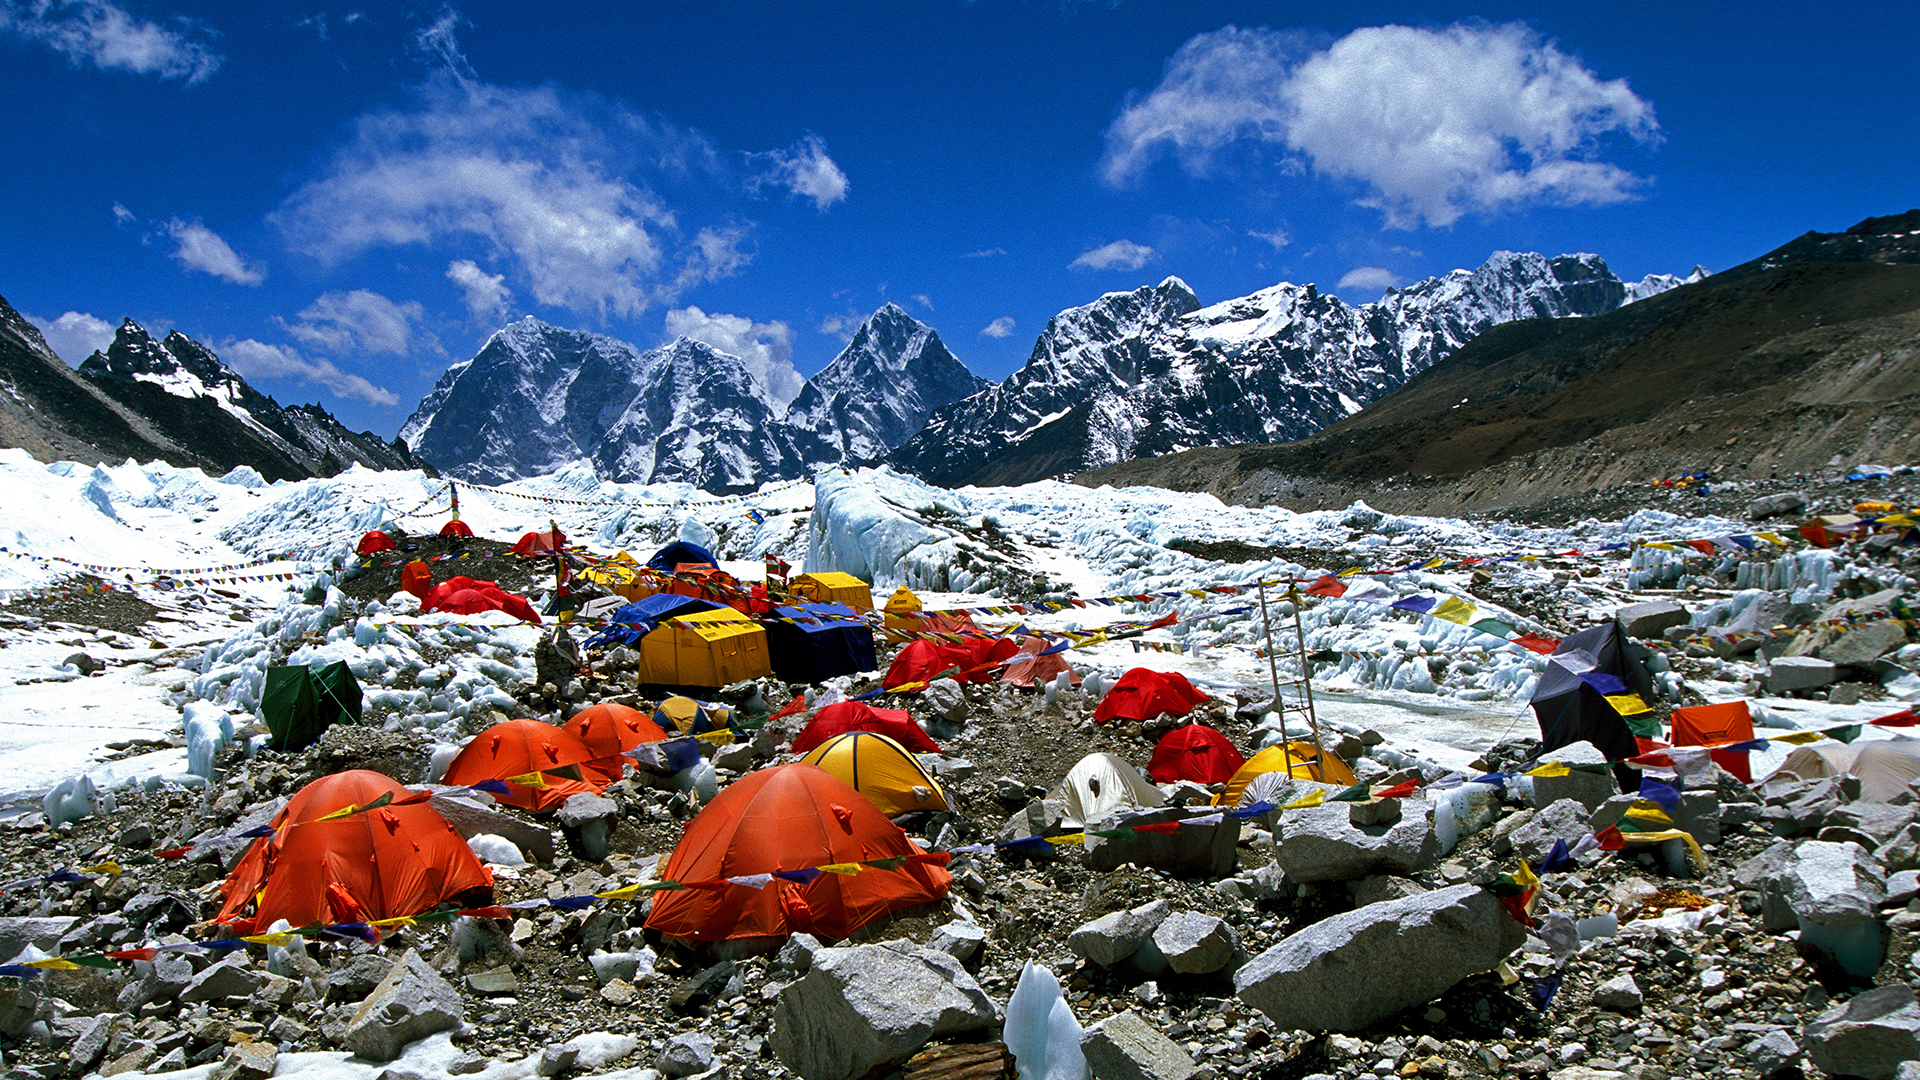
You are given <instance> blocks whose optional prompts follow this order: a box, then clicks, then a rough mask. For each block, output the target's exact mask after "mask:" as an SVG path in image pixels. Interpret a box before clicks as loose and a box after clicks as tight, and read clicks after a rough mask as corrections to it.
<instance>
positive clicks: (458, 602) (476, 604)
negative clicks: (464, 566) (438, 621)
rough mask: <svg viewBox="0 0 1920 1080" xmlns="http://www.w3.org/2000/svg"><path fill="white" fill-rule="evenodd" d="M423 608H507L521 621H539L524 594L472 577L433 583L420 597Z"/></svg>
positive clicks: (470, 612) (467, 610) (467, 612)
mask: <svg viewBox="0 0 1920 1080" xmlns="http://www.w3.org/2000/svg"><path fill="white" fill-rule="evenodd" d="M420 610H421V611H454V612H459V613H460V614H462V615H473V614H476V613H478V612H482V611H504V612H506V613H507V614H509V615H511V616H513V617H514V618H516V619H519V620H520V621H521V622H530V623H534V624H536V625H537V624H538V623H539V622H540V613H539V612H537V611H535V610H533V605H532V604H529V603H527V601H526V600H525V598H523V597H519V596H515V595H513V594H512V593H510V592H508V591H506V590H505V589H502V588H501V587H500V586H498V585H495V584H494V583H493V582H491V581H476V580H474V579H473V578H470V577H451V578H448V579H447V580H445V581H443V582H441V583H440V584H438V585H435V586H434V587H433V591H432V592H429V593H428V594H427V597H426V599H424V600H422V601H420Z"/></svg>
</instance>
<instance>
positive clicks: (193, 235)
mask: <svg viewBox="0 0 1920 1080" xmlns="http://www.w3.org/2000/svg"><path fill="white" fill-rule="evenodd" d="M121 209H124V208H123V207H120V206H118V205H116V206H115V210H116V211H118V210H121ZM160 228H161V231H162V232H165V233H166V234H167V235H168V236H171V237H173V239H174V242H175V243H176V244H178V245H179V246H178V247H177V248H175V249H174V252H173V257H174V258H175V259H176V260H178V261H179V263H180V265H181V266H184V267H186V268H187V269H189V270H198V271H200V272H201V273H205V274H212V275H213V276H214V277H217V278H221V279H224V280H226V281H231V282H233V283H234V284H235V285H258V284H260V283H261V282H263V281H265V280H267V268H266V266H265V265H264V264H262V263H258V262H248V261H247V260H245V259H243V258H241V257H240V254H239V252H236V251H234V250H233V248H232V247H231V246H229V245H228V244H227V242H226V241H225V240H222V239H221V238H220V234H218V233H216V232H214V231H213V230H212V229H209V228H207V227H206V226H205V225H203V224H201V223H200V222H199V221H197V220H195V221H187V220H184V219H182V218H174V219H173V220H172V221H169V222H167V223H166V224H165V225H163V226H161V227H160Z"/></svg>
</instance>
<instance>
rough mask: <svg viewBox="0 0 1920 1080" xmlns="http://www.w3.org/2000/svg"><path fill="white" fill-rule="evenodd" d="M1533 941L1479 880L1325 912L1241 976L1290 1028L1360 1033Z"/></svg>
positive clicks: (1240, 988)
mask: <svg viewBox="0 0 1920 1080" xmlns="http://www.w3.org/2000/svg"><path fill="white" fill-rule="evenodd" d="M1526 939H1527V933H1526V929H1525V928H1524V927H1522V926H1521V925H1520V924H1519V923H1518V922H1517V921H1515V920H1514V918H1513V916H1512V915H1510V914H1508V913H1507V909H1506V908H1504V907H1501V906H1500V902H1499V901H1498V900H1497V899H1495V898H1494V896H1493V894H1492V893H1490V892H1488V891H1486V890H1485V889H1482V888H1480V887H1479V886H1477V885H1455V886H1453V887H1452V888H1447V889H1437V890H1435V891H1433V892H1430V893H1422V894H1421V895H1419V896H1412V897H1408V898H1407V899H1404V900H1389V901H1387V902H1385V903H1380V904H1373V905H1370V906H1368V907H1364V908H1360V909H1358V910H1355V911H1349V912H1346V913H1344V914H1340V915H1335V916H1332V917H1331V918H1327V919H1322V920H1321V921H1319V922H1317V923H1314V924H1313V925H1311V926H1308V927H1306V928H1305V929H1302V930H1300V931H1299V932H1297V933H1294V934H1292V935H1290V936H1288V937H1287V938H1286V939H1284V940H1282V941H1281V942H1280V943H1279V944H1277V945H1275V946H1273V947H1272V948H1270V949H1268V950H1267V951H1266V952H1264V953H1261V954H1260V955H1259V956H1256V957H1254V958H1253V959H1252V960H1251V961H1249V962H1248V963H1247V964H1246V965H1245V966H1244V967H1242V968H1241V969H1240V970H1239V971H1238V972H1236V973H1235V974H1234V979H1233V983H1234V988H1235V990H1236V991H1237V992H1238V994H1239V996H1240V999H1241V1000H1242V1001H1245V1002H1246V1003H1247V1004H1249V1005H1251V1006H1253V1007H1254V1008H1256V1009H1259V1010H1260V1011H1261V1012H1263V1013H1265V1014H1267V1016H1268V1017H1269V1018H1270V1019H1271V1020H1273V1022H1274V1023H1275V1024H1277V1025H1279V1026H1280V1027H1282V1028H1299V1029H1304V1030H1308V1031H1357V1030H1359V1029H1361V1028H1364V1027H1366V1026H1367V1025H1369V1024H1371V1023H1373V1022H1375V1021H1377V1020H1380V1019H1383V1018H1385V1017H1388V1016H1391V1015H1393V1014H1394V1013H1396V1012H1399V1011H1400V1010H1401V1009H1404V1008H1408V1007H1410V1006H1414V1005H1419V1004H1422V1003H1424V1002H1427V1001H1431V1000H1433V999H1434V998H1435V997H1438V996H1439V995H1440V994H1443V993H1445V992H1446V991H1447V989H1448V988H1450V987H1452V986H1453V985H1454V984H1455V983H1458V982H1459V981H1460V980H1462V979H1464V978H1466V977H1467V976H1469V975H1472V974H1475V973H1476V972H1481V971H1487V970H1489V969H1491V968H1493V967H1495V966H1496V965H1498V964H1499V963H1500V961H1502V960H1504V959H1505V958H1506V957H1507V956H1508V955H1510V954H1511V953H1512V952H1513V951H1514V950H1515V949H1518V948H1519V947H1520V946H1521V945H1522V944H1523V943H1525V941H1526Z"/></svg>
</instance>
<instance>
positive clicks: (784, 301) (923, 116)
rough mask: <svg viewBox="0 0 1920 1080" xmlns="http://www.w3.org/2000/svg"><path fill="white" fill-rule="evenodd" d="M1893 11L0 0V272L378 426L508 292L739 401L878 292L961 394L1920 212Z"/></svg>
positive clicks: (93, 331)
mask: <svg viewBox="0 0 1920 1080" xmlns="http://www.w3.org/2000/svg"><path fill="white" fill-rule="evenodd" d="M1916 56H1920V9H1916V8H1915V7H1914V6H1913V5H1912V4H1911V3H1910V2H1909V3H1898V4H1870V3H1860V4H1841V5H1817V4H1770V3H1769V4H1760V3H1755V4H1711V5H1708V4H1677V3H1672V2H1670V0H1669V2H1663V3H1658V4H1648V3H1636V2H1624V3H1613V4H1605V5H1593V4H1588V5H1572V4H1555V5H1530V6H1524V7H1522V6H1515V5H1510V4H1501V3H1489V4H1478V5H1474V6H1462V5H1457V4H1445V3H1406V2H1401V3H1385V2H1381V3H1339V2H1328V3H1321V4H1317V5H1298V4H1276V3H1218V2H1209V0H1199V2H1183V3H1174V2H1166V3H1149V2H1142V0H1115V2H1111V3H1074V2H1069V0H1046V2H1043V0H976V2H972V3H964V2H959V0H917V2H907V3H892V4H884V3H868V4H835V3H814V4H775V3H766V2H753V3H740V2H729V0H718V2H703V3H696V4H689V3H684V2H682V3H674V4H653V3H639V4H619V3H607V2H605V0H600V2H596V3H570V2H554V3H545V4H540V5H526V4H505V3H477V2H466V3H460V4H452V5H449V4H437V3H435V4H412V5H408V4H395V5H370V6H365V7H356V6H353V5H345V6H340V5H333V4H328V3H324V2H314V3H291V4H289V3H279V2H274V0H253V2H248V3H215V2H201V0H0V95H4V99H5V100H6V101H8V102H9V103H10V104H9V107H8V108H7V109H4V110H0V140H4V145H6V146H7V148H8V153H7V154H5V155H0V192H4V198H3V199H0V295H3V296H5V297H6V298H7V300H8V301H9V302H11V303H12V304H13V306H14V307H16V308H18V309H19V310H20V311H21V312H22V313H24V314H25V315H27V316H28V317H29V318H30V319H32V320H34V321H35V322H36V323H37V324H39V325H40V326H41V327H42V329H43V330H44V331H46V332H47V334H48V338H49V340H50V341H51V342H53V343H54V345H55V348H56V349H57V350H58V351H59V352H60V353H61V355H62V356H64V357H65V358H66V359H67V360H68V361H69V362H70V363H74V364H77V363H78V362H79V361H80V360H81V359H83V358H84V357H85V355H86V354H87V352H88V351H89V350H90V349H91V348H94V347H98V346H99V345H101V344H103V343H104V342H105V341H107V340H110V338H111V333H112V329H113V327H114V326H116V325H118V323H119V321H120V319H121V318H123V317H131V318H133V319H135V320H136V321H138V322H140V323H141V324H143V325H144V326H146V327H147V328H148V329H149V330H152V331H155V332H156V333H159V332H164V331H166V330H171V329H178V330H180V331H182V332H183V333H186V334H188V335H190V336H192V337H194V338H196V339H198V340H200V341H202V342H204V343H206V344H208V345H210V346H212V347H213V348H214V349H215V350H216V351H217V352H218V353H219V354H220V355H221V356H222V358H223V359H225V360H227V362H228V363H230V364H232V365H233V366H234V367H235V368H237V369H238V370H240V371H241V372H242V374H244V375H246V376H247V377H248V379H249V380H250V381H253V382H254V383H255V384H256V385H257V386H259V387H260V388H261V389H262V390H264V391H266V392H268V393H272V394H274V395H275V396H276V397H277V398H278V399H279V400H280V401H281V402H282V403H289V404H290V403H294V402H305V401H319V402H321V403H322V404H324V405H326V406H327V407H328V408H329V409H331V410H333V411H334V412H335V413H336V414H337V415H339V416H340V417H341V418H342V419H343V420H345V421H346V422H347V423H348V424H349V425H351V426H353V427H355V428H369V429H372V430H373V431H376V432H378V433H379V434H381V435H383V436H391V435H392V434H393V433H394V432H395V431H396V430H397V429H398V427H399V425H400V423H401V421H402V420H404V419H405V417H406V416H407V414H408V413H409V412H410V411H411V410H412V409H413V407H414V406H415V405H416V404H417V403H418V401H419V400H420V398H421V397H422V395H424V393H425V392H426V390H427V389H428V387H430V386H431V384H432V382H433V380H434V379H435V378H437V377H438V375H439V374H440V372H442V371H443V370H445V368H446V366H447V365H448V364H449V363H452V362H455V361H458V360H462V359H465V358H467V357H469V356H471V355H472V354H473V352H474V351H475V350H476V349H477V347H478V346H479V345H480V343H482V342H483V341H484V340H485V338H486V336H487V334H488V333H490V332H491V331H492V330H494V329H496V328H498V327H499V326H500V325H502V324H503V323H504V322H506V321H508V320H511V319H514V318H518V317H520V316H523V315H534V316H536V317H538V318H541V319H544V320H546V321H548V322H551V323H554V324H557V325H561V326H568V327H580V328H586V329H591V330H595V331H598V332H603V333H608V334H612V335H614V336H616V337H621V338H624V339H626V340H629V341H632V342H634V343H636V344H638V345H640V346H642V347H651V346H653V345H656V344H659V343H661V342H663V341H666V340H669V339H670V338H671V337H672V336H674V335H675V334H680V333H686V334H690V335H692V336H695V337H698V338H701V339H702V340H706V341H709V342H711V343H712V344H714V345H716V346H719V347H721V348H725V349H728V350H729V351H732V352H736V353H739V354H741V355H743V356H745V357H746V358H747V359H748V360H749V362H750V364H751V365H752V366H753V367H754V368H755V369H756V370H757V371H758V372H759V373H760V374H761V376H762V378H763V380H764V381H765V382H766V383H767V385H768V387H769V389H770V390H772V391H773V392H774V393H775V396H776V397H785V396H790V395H791V394H792V393H793V392H795V391H797V389H798V380H799V379H800V378H802V377H804V376H805V375H807V374H811V373H812V372H814V371H816V370H818V369H819V368H820V367H821V366H823V365H824V364H826V363H827V362H828V361H829V360H831V359H832V358H833V356H834V355H835V354H836V353H837V352H838V351H839V350H840V348H841V347H842V345H843V344H844V342H845V340H846V337H847V335H848V334H849V333H850V332H851V330H852V329H853V327H854V326H856V325H857V324H858V321H859V320H860V319H861V318H863V317H864V316H866V315H867V314H869V313H871V312H872V311H873V310H874V309H875V308H877V307H879V306H880V305H881V304H882V303H885V302H887V301H893V302H896V303H899V304H901V305H902V306H903V307H904V308H906V310H908V311H909V312H911V313H912V314H913V315H915V316H916V317H918V318H920V319H921V320H922V321H924V322H927V323H928V324H930V325H932V326H934V327H935V328H937V329H938V330H939V331H940V334H941V337H942V338H943V339H944V340H945V341H946V342H947V344H948V346H949V347H950V348H952V349H953V351H954V352H955V354H956V355H958V356H959V357H960V358H961V359H962V360H963V361H965V362H966V363H967V365H968V366H969V367H971V368H972V369H973V370H974V371H975V372H977V373H979V374H980V375H982V376H983V377H986V378H990V379H1000V378H1003V377H1005V376H1006V375H1007V374H1009V373H1011V372H1012V371H1014V370H1015V369H1017V368H1018V367H1019V366H1020V364H1021V363H1023V362H1024V361H1025V359H1026V357H1027V354H1028V353H1029V352H1030V350H1031V349H1032V346H1033V341H1034V337H1035V335H1036V334H1037V333H1038V332H1039V331H1040V329H1041V328H1042V327H1043V326H1044V325H1045V323H1046V320H1047V318H1048V317H1049V316H1051V315H1053V314H1054V313H1055V312H1057V311H1059V310H1061V309H1062V308H1066V307H1071V306H1074V305H1078V304H1084V303H1087V302H1088V301H1090V300H1092V299H1094V298H1096V297H1098V296H1099V295H1100V294H1102V293H1104V292H1110V291H1115V290H1123V289H1130V288H1134V287H1136V286H1139V285H1142V284H1151V283H1154V282H1157V281H1159V280H1160V279H1161V278H1163V277H1165V276H1167V275H1170V274H1171V275H1178V276H1179V277H1181V278H1182V279H1184V280H1185V281H1186V282H1187V283H1188V284H1189V285H1191V286H1192V287H1193V288H1194V290H1195V291H1196V292H1197V293H1198V294H1199V296H1200V298H1201V300H1202V302H1204V303H1213V302H1217V301H1220V300H1225V299H1229V298H1231V297H1235V296H1240V295H1244V294H1246V293H1249V292H1252V291H1254V290H1256V289H1260V288H1264V287H1266V286H1269V285H1273V284H1275V283H1278V282H1281V281H1293V282H1314V283H1317V284H1318V285H1319V286H1320V287H1321V288H1322V289H1324V290H1327V291H1330V292H1333V293H1336V294H1337V295H1339V296H1341V297H1342V298H1344V299H1346V300H1349V301H1351V302H1355V303H1360V302H1365V301H1368V300H1373V299H1376V298H1378V297H1379V295H1380V294H1381V291H1382V290H1383V289H1385V288H1387V287H1389V286H1390V285H1393V284H1405V283H1411V282H1413V281H1417V280H1419V279H1421V278H1423V277H1427V276H1430V275H1434V274H1439V273H1444V272H1446V271H1447V270H1449V269H1453V268H1455V267H1471V266H1475V265H1478V264H1479V263H1480V262H1481V261H1483V260H1484V259H1485V258H1486V257H1487V255H1488V254H1489V253H1490V252H1492V251H1495V250H1498V249H1511V250H1533V251H1540V252H1544V253H1546V254H1559V253H1562V252H1570V251H1589V252H1595V253H1598V254H1599V255H1601V256H1603V257H1605V258H1606V259H1607V260H1608V262H1609V263H1610V264H1611V265H1612V266H1613V267H1614V269H1615V271H1616V272H1617V273H1619V274H1620V275H1621V276H1622V277H1626V278H1639V277H1643V276H1645V275H1647V274H1650V273H1662V272H1668V273H1685V272H1686V271H1688V270H1690V269H1691V268H1692V267H1693V266H1694V265H1695V264H1704V265H1706V266H1707V267H1708V268H1709V269H1714V270H1720V269H1725V268H1727V267H1729V266H1732V265H1734V264H1737V263H1739V262H1743V261H1745V260H1747V259H1750V258H1753V257H1755V256H1757V255H1759V254H1761V253H1763V252H1764V251H1766V250H1769V249H1771V248H1773V247H1775V246H1777V245H1779V244H1781V243H1784V242H1785V241H1786V240H1788V239H1791V238H1792V237H1793V236H1796V235H1798V234H1799V233H1802V232H1804V231H1806V230H1808V229H1819V230H1823V231H1834V230H1840V229H1844V228H1846V227H1847V226H1849V225H1852V224H1853V223H1855V222H1857V221H1859V220H1860V219H1862V218H1864V217H1868V216H1871V215H1877V214H1887V213H1896V212H1900V211H1903V210H1906V209H1908V208H1910V207H1913V206H1915V205H1920V186H1917V185H1916V183H1915V181H1916V177H1917V176H1920V169H1917V168H1916V165H1917V164H1920V92H1916V89H1915V87H1916V81H1915V79H1914V78H1913V71H1914V70H1915V61H1914V57H1916Z"/></svg>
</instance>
